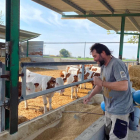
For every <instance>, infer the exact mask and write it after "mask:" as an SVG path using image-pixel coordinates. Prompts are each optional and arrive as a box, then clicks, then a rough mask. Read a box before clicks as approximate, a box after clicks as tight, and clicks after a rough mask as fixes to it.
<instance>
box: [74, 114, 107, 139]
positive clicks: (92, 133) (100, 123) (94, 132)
mask: <svg viewBox="0 0 140 140" xmlns="http://www.w3.org/2000/svg"><path fill="white" fill-rule="evenodd" d="M104 139H105V138H104V116H103V117H101V118H99V119H98V120H97V121H96V122H94V123H93V124H92V125H91V126H89V127H88V128H87V129H86V130H85V131H84V132H83V133H81V134H80V135H79V136H78V137H77V138H76V139H75V140H104Z"/></svg>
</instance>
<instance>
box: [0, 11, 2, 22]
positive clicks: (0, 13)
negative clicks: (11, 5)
mask: <svg viewBox="0 0 140 140" xmlns="http://www.w3.org/2000/svg"><path fill="white" fill-rule="evenodd" d="M2 17H3V15H2V11H0V24H3V19H2Z"/></svg>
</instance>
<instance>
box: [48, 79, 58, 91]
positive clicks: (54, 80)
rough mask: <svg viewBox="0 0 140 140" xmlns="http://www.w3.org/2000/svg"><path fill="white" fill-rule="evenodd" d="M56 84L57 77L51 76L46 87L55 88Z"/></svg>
mask: <svg viewBox="0 0 140 140" xmlns="http://www.w3.org/2000/svg"><path fill="white" fill-rule="evenodd" d="M55 84H56V78H54V77H51V79H50V80H49V81H48V82H47V88H46V89H50V88H54V87H55Z"/></svg>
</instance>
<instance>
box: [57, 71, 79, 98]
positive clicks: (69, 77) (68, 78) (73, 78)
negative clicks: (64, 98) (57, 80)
mask: <svg viewBox="0 0 140 140" xmlns="http://www.w3.org/2000/svg"><path fill="white" fill-rule="evenodd" d="M60 76H61V77H63V79H64V84H71V83H74V82H78V76H77V75H74V74H71V73H67V72H65V71H61V73H60ZM74 89H75V97H76V98H78V97H77V92H78V85H76V86H72V87H71V99H73V93H74Z"/></svg>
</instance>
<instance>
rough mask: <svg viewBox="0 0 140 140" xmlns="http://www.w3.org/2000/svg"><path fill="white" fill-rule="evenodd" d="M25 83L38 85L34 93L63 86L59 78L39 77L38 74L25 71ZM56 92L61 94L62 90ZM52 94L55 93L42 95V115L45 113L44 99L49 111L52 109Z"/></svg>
mask: <svg viewBox="0 0 140 140" xmlns="http://www.w3.org/2000/svg"><path fill="white" fill-rule="evenodd" d="M26 82H32V83H38V84H39V85H38V86H37V87H36V89H35V90H36V91H43V90H47V89H50V88H54V87H58V86H62V85H64V81H63V79H62V78H61V77H59V78H54V77H51V76H46V75H40V74H36V73H33V72H31V71H29V70H27V71H26ZM56 92H59V93H63V92H64V89H62V90H60V91H56ZM54 93H55V92H52V93H49V94H45V95H42V98H43V103H44V113H46V112H47V108H46V106H47V100H46V97H47V98H48V100H49V110H51V109H52V106H51V102H52V97H53V95H54Z"/></svg>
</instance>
